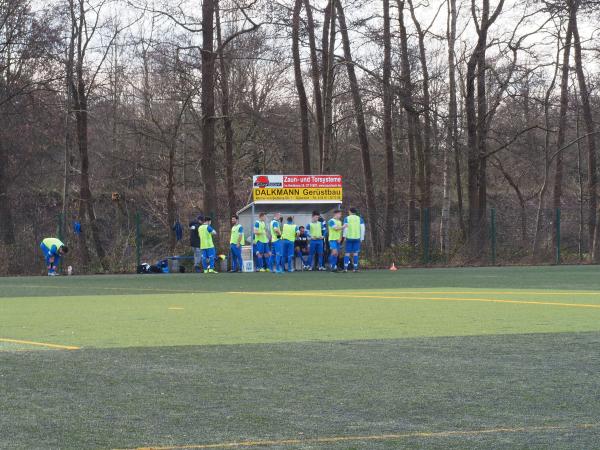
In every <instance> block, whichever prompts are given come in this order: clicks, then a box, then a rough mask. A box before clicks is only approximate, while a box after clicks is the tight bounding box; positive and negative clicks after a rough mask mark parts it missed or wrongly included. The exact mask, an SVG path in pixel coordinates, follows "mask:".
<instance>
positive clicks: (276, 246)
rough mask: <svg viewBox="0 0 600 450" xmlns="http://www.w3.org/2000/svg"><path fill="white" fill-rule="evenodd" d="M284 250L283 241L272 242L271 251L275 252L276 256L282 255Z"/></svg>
mask: <svg viewBox="0 0 600 450" xmlns="http://www.w3.org/2000/svg"><path fill="white" fill-rule="evenodd" d="M282 248H283V245H282V242H281V239H280V240H278V241H274V242H271V249H272V250H273V253H274V254H276V255H281V252H282Z"/></svg>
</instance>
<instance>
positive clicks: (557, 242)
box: [555, 208, 560, 265]
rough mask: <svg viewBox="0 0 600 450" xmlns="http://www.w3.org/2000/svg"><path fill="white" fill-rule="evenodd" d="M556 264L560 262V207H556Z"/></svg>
mask: <svg viewBox="0 0 600 450" xmlns="http://www.w3.org/2000/svg"><path fill="white" fill-rule="evenodd" d="M555 227H556V264H557V265H558V264H560V208H556V221H555Z"/></svg>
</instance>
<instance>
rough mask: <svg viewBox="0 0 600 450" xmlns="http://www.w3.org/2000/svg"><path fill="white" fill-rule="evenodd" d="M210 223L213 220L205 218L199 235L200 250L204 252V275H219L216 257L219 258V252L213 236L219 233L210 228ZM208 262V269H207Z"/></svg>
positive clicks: (199, 229)
mask: <svg viewBox="0 0 600 450" xmlns="http://www.w3.org/2000/svg"><path fill="white" fill-rule="evenodd" d="M210 223H211V218H210V217H205V218H204V223H203V224H202V225H200V228H198V234H199V235H200V249H201V250H202V268H203V269H204V273H218V272H217V271H216V270H215V257H216V256H217V252H216V250H215V244H214V242H213V236H216V234H217V232H216V231H215V229H214V228H213V227H211V226H210ZM207 262H208V267H206V266H207Z"/></svg>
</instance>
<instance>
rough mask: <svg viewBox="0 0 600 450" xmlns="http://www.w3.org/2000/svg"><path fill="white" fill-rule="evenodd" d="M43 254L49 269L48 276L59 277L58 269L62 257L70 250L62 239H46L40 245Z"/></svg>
mask: <svg viewBox="0 0 600 450" xmlns="http://www.w3.org/2000/svg"><path fill="white" fill-rule="evenodd" d="M40 248H41V249H42V252H44V259H45V260H46V267H47V269H48V276H49V277H53V276H56V275H58V273H57V272H56V269H57V267H58V263H59V261H60V257H61V256H63V255H64V254H65V253H67V252H68V251H69V248H68V247H67V246H66V245H65V244H63V243H62V241H61V240H60V239H56V238H50V237H48V238H45V239H44V240H43V241H42V243H41V244H40Z"/></svg>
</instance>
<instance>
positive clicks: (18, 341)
mask: <svg viewBox="0 0 600 450" xmlns="http://www.w3.org/2000/svg"><path fill="white" fill-rule="evenodd" d="M0 342H7V343H10V344H21V345H33V346H34V347H46V348H53V349H56V350H80V349H81V347H75V346H74V345H61V344H50V343H48V342H36V341H24V340H21V339H9V338H0Z"/></svg>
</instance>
